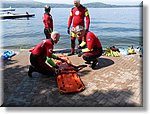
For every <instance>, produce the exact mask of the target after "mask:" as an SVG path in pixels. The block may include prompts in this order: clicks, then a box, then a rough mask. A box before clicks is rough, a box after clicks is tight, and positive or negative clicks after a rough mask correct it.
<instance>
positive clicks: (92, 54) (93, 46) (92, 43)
mask: <svg viewBox="0 0 150 114" xmlns="http://www.w3.org/2000/svg"><path fill="white" fill-rule="evenodd" d="M75 33H76V34H77V35H78V36H80V37H81V38H82V40H83V41H82V43H81V44H80V45H79V49H81V51H80V52H79V54H78V56H79V57H81V56H82V58H83V59H84V60H85V61H86V63H91V62H92V64H91V68H92V69H94V67H95V66H96V64H97V63H98V58H99V57H100V56H101V55H102V45H101V42H100V40H99V39H98V37H97V36H95V34H94V33H93V32H91V31H88V32H87V33H86V31H85V30H84V27H83V26H80V25H79V26H76V28H75ZM85 45H86V47H87V48H84V49H82V47H84V46H85Z"/></svg>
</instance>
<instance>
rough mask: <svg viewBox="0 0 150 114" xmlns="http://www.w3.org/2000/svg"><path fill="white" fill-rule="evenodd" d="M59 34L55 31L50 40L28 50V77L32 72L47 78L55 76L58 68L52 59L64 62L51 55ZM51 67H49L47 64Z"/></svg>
mask: <svg viewBox="0 0 150 114" xmlns="http://www.w3.org/2000/svg"><path fill="white" fill-rule="evenodd" d="M59 38H60V34H59V33H58V32H57V31H54V32H52V34H51V38H50V39H46V40H43V41H42V42H40V43H39V44H38V45H37V46H36V47H35V48H33V49H32V50H30V52H31V55H30V63H31V65H30V67H29V71H28V76H29V77H32V72H39V73H42V74H44V75H48V76H55V75H56V72H55V71H56V69H58V66H57V65H56V64H55V63H54V62H53V60H52V58H53V59H57V60H61V61H63V62H64V61H65V60H63V59H61V58H59V57H57V56H56V55H54V54H53V45H54V44H57V42H58V41H59ZM46 62H47V63H48V64H49V65H51V66H49V65H48V64H47V63H46Z"/></svg>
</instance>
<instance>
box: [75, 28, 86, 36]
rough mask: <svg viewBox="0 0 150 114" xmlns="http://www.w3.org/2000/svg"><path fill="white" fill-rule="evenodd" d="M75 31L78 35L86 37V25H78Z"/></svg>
mask: <svg viewBox="0 0 150 114" xmlns="http://www.w3.org/2000/svg"><path fill="white" fill-rule="evenodd" d="M74 32H75V33H76V35H77V36H78V37H84V35H85V30H84V27H83V26H81V25H78V26H76V27H75V29H74Z"/></svg>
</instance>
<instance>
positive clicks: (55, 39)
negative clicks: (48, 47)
mask: <svg viewBox="0 0 150 114" xmlns="http://www.w3.org/2000/svg"><path fill="white" fill-rule="evenodd" d="M51 38H52V39H53V41H54V43H55V44H57V42H58V41H59V38H60V34H59V32H57V31H53V32H52V33H51Z"/></svg>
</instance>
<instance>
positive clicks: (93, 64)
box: [91, 59, 98, 69]
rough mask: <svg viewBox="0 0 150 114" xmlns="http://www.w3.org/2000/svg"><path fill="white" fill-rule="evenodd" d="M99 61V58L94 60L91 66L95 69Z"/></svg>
mask: <svg viewBox="0 0 150 114" xmlns="http://www.w3.org/2000/svg"><path fill="white" fill-rule="evenodd" d="M97 63H98V60H97V59H96V60H94V61H93V63H92V65H91V68H92V69H94V68H95V66H96V64H97Z"/></svg>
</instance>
